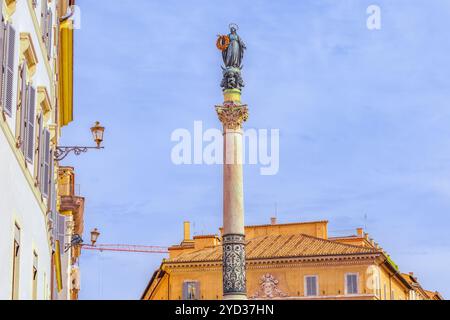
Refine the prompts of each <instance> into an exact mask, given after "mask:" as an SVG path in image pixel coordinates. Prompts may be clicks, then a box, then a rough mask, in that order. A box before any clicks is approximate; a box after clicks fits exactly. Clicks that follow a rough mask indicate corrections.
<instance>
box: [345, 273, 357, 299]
mask: <svg viewBox="0 0 450 320" xmlns="http://www.w3.org/2000/svg"><path fill="white" fill-rule="evenodd" d="M349 276H356V293H353V292H352V293H349V290H348V289H349V288H348V282H347V280H348V277H349ZM344 286H345V291H344V292H345V295H346V296H355V295H358V294H359V272H348V273H346V274H345V275H344Z"/></svg>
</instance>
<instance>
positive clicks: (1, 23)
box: [0, 6, 5, 108]
mask: <svg viewBox="0 0 450 320" xmlns="http://www.w3.org/2000/svg"><path fill="white" fill-rule="evenodd" d="M4 49H5V19H4V18H3V6H0V66H1V70H3V69H4V67H3V62H4V56H5V51H4ZM2 93H3V71H2V72H1V74H0V104H1V107H2V108H3V95H2Z"/></svg>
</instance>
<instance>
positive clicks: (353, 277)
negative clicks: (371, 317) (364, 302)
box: [345, 273, 358, 294]
mask: <svg viewBox="0 0 450 320" xmlns="http://www.w3.org/2000/svg"><path fill="white" fill-rule="evenodd" d="M345 294H358V274H357V273H347V274H346V275H345Z"/></svg>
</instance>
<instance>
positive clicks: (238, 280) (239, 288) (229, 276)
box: [223, 234, 246, 295]
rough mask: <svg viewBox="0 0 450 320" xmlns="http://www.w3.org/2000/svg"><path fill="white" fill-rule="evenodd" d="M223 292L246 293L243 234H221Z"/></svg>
mask: <svg viewBox="0 0 450 320" xmlns="http://www.w3.org/2000/svg"><path fill="white" fill-rule="evenodd" d="M223 293H224V294H242V295H245V294H246V283H245V236H244V235H240V234H228V235H224V236H223Z"/></svg>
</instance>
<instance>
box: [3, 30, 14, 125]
mask: <svg viewBox="0 0 450 320" xmlns="http://www.w3.org/2000/svg"><path fill="white" fill-rule="evenodd" d="M4 48H5V52H4V57H3V68H2V69H3V86H2V106H3V111H4V112H5V113H6V114H7V115H9V116H11V115H12V110H13V80H14V65H15V63H14V62H15V52H16V30H15V29H14V28H13V26H11V25H10V24H7V25H6V34H5V46H4Z"/></svg>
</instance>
